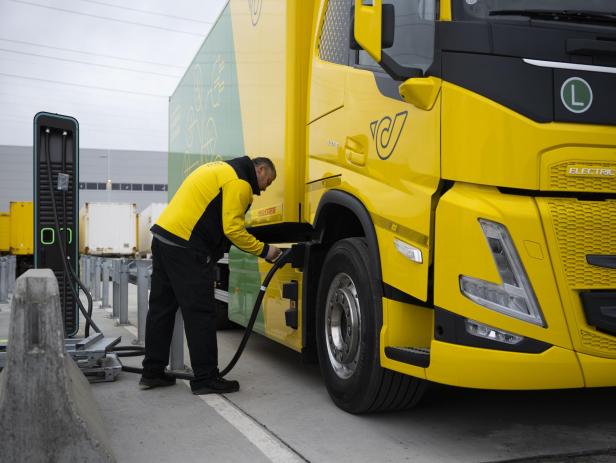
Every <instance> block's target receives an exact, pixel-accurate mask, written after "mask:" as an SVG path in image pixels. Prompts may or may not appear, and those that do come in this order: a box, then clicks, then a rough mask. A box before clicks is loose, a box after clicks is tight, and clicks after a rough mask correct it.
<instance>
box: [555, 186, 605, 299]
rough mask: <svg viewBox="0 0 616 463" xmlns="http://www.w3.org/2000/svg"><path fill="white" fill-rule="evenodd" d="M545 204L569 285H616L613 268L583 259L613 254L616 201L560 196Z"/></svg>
mask: <svg viewBox="0 0 616 463" xmlns="http://www.w3.org/2000/svg"><path fill="white" fill-rule="evenodd" d="M596 180H597V179H596ZM548 207H549V210H550V215H551V216H552V222H553V224H554V234H555V235H556V241H557V246H558V251H559V254H560V258H561V261H562V263H563V266H564V270H565V277H566V280H567V284H568V286H569V288H570V289H572V290H576V289H611V288H616V270H615V269H609V268H602V267H595V266H593V265H590V264H588V263H587V262H586V256H587V255H588V254H611V255H616V201H615V200H608V201H579V200H577V199H574V198H559V199H550V200H548Z"/></svg>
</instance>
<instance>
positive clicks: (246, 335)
mask: <svg viewBox="0 0 616 463" xmlns="http://www.w3.org/2000/svg"><path fill="white" fill-rule="evenodd" d="M292 255H293V249H292V248H289V249H286V250H285V251H283V253H282V255H281V256H280V257H279V258H278V259H276V261H275V262H274V265H273V266H272V268H270V270H269V272H267V275H266V276H265V279H264V280H263V283H262V284H261V289H260V291H259V294H258V295H257V300H256V301H255V305H254V307H253V308H252V313H251V314H250V320H249V321H248V324H247V325H246V329H245V331H244V336H243V337H242V340H241V342H240V345H239V347H238V348H237V351H236V352H235V355H234V356H233V358H232V359H231V361H230V362H229V364H228V365H227V366H226V367H225V368H224V369H223V370H222V371H221V372H220V376H221V377H222V376H225V375H226V374H227V373H229V372H230V371H231V370H232V369H233V367H234V366H235V364H236V363H237V361H238V360H239V358H240V357H241V356H242V353H243V352H244V348H245V347H246V344H247V343H248V338H250V335H251V334H252V328H253V327H254V324H255V321H256V320H257V315H258V314H259V309H261V302H262V301H263V296H265V290H266V289H267V287H268V286H269V284H270V281H271V280H272V278H273V277H274V274H275V273H276V272H277V271H278V269H279V268H280V267H282V266H283V265H284V264H286V263H287V262H288V261H289V260H290V259H291V256H292ZM140 349H142V348H139V347H131V346H117V347H114V348H112V349H111V351H112V352H119V353H118V354H117V356H118V357H132V356H137V355H132V353H133V351H134V352H137V351H138V350H140ZM123 351H129V352H131V354H130V355H126V354H125V353H122V352H123ZM144 354H145V349H144V350H143V354H139V355H144ZM122 371H127V372H129V373H139V374H141V373H143V368H137V367H129V366H124V365H122ZM166 373H167V374H169V375H171V376H174V377H175V378H178V379H189V380H192V379H195V378H194V376H193V375H190V374H187V373H178V372H175V371H168V372H166Z"/></svg>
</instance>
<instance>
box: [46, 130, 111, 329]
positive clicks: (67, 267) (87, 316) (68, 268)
mask: <svg viewBox="0 0 616 463" xmlns="http://www.w3.org/2000/svg"><path fill="white" fill-rule="evenodd" d="M50 132H51V130H50V129H45V135H46V136H45V154H46V157H47V180H48V183H49V185H48V188H49V193H50V195H51V205H52V208H53V218H54V224H55V226H56V232H57V233H58V244H59V245H60V246H59V248H60V255H61V258H62V264H63V265H64V271H65V272H66V273H68V274H69V275H71V277H72V278H73V280H74V281H75V282H76V283H77V284H78V285H79V287H80V288H81V289H82V291H83V292H84V293H85V295H86V298H87V299H88V308H89V309H90V310H89V313H90V314H91V313H92V295H91V294H90V292H89V291H88V290H87V289H86V287H85V285H84V284H83V283H82V282H81V280H80V279H79V277H78V276H77V275H75V272H74V271H73V268H72V267H71V266H70V265H69V264H68V262H67V260H66V253H65V252H64V242H63V240H62V235H61V234H60V224H59V222H58V208H57V207H56V197H55V193H54V191H53V179H52V175H51V156H50V152H49V137H50ZM62 136H63V137H65V136H66V132H63V134H62ZM68 286H69V287H70V288H71V292H72V293H73V296H74V297H75V300H76V302H77V305H78V306H79V309H80V311H81V313H82V314H83V316H84V317H85V319H86V321H87V323H86V331H85V335H86V338H87V337H88V336H89V335H90V332H89V331H90V325H92V328H93V329H94V331H96V332H97V333H100V332H101V330H100V329H99V328H98V326H97V325H96V323H94V321H92V317H91V316H90V314H89V313H88V311H86V309H85V307H84V306H83V304H82V302H81V299H80V298H79V293H78V292H77V291H76V290H75V287H74V286H73V285H68Z"/></svg>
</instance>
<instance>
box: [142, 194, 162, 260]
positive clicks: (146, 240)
mask: <svg viewBox="0 0 616 463" xmlns="http://www.w3.org/2000/svg"><path fill="white" fill-rule="evenodd" d="M165 207H167V203H152V204H150V205H149V206H148V207H146V208H145V209H144V210H143V211H141V212H140V213H139V217H138V220H137V222H138V223H139V246H138V247H139V253H140V254H150V253H151V252H152V232H151V231H150V228H152V225H154V224H155V223H156V221H157V220H158V217H159V216H160V214H161V213H162V212H163V210H165Z"/></svg>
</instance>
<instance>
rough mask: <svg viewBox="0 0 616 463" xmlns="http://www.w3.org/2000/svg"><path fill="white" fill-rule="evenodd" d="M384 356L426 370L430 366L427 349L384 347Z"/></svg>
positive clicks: (428, 349)
mask: <svg viewBox="0 0 616 463" xmlns="http://www.w3.org/2000/svg"><path fill="white" fill-rule="evenodd" d="M385 355H386V356H387V358H390V359H392V360H396V361H398V362H404V363H408V364H410V365H415V366H417V367H422V368H427V367H429V366H430V348H429V347H386V348H385Z"/></svg>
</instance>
